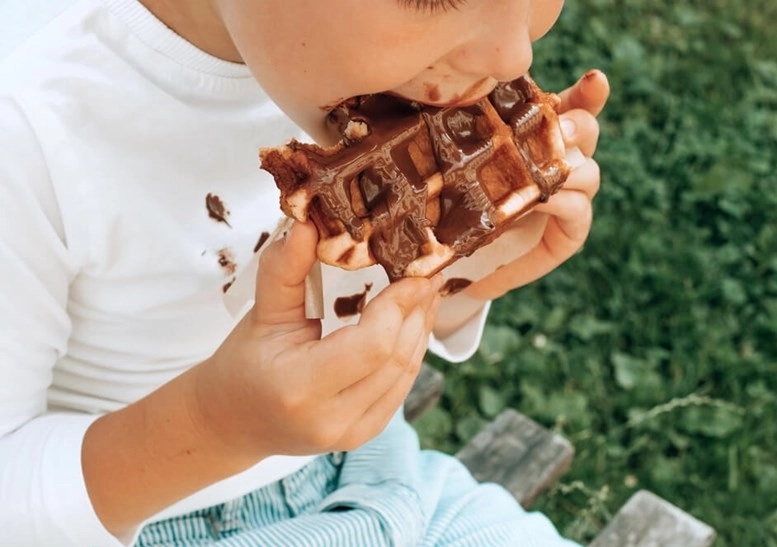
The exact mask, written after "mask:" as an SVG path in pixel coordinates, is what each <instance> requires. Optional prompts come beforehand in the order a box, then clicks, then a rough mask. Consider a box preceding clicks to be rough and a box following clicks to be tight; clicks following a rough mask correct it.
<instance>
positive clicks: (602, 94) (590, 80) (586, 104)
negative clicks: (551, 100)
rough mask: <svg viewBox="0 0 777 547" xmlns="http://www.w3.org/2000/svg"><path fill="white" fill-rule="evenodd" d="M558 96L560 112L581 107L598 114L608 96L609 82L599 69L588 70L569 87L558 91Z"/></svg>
mask: <svg viewBox="0 0 777 547" xmlns="http://www.w3.org/2000/svg"><path fill="white" fill-rule="evenodd" d="M559 96H560V97H561V106H560V108H559V111H560V112H562V113H563V112H567V111H569V110H573V109H575V108H581V109H583V110H586V111H588V112H590V113H591V114H593V115H594V116H598V115H599V113H600V112H601V111H602V109H603V108H604V105H605V104H606V103H607V98H608V97H609V96H610V83H609V81H608V80H607V76H606V75H605V74H604V72H602V71H601V70H597V69H593V70H589V71H588V72H586V73H585V74H584V75H583V77H582V78H580V79H579V80H578V81H577V82H575V83H574V84H573V85H572V86H571V87H569V88H567V89H565V90H564V91H562V92H561V93H559Z"/></svg>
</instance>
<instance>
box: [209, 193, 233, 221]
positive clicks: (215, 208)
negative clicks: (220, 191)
mask: <svg viewBox="0 0 777 547" xmlns="http://www.w3.org/2000/svg"><path fill="white" fill-rule="evenodd" d="M205 207H206V208H207V209H208V216H209V217H210V218H212V219H213V220H215V221H216V222H223V223H224V224H226V225H227V226H229V227H230V228H231V227H232V225H231V224H230V223H229V221H228V220H227V217H228V216H229V210H228V209H227V208H226V206H225V205H224V202H223V201H221V198H220V197H218V196H217V195H216V194H211V193H208V195H207V196H205Z"/></svg>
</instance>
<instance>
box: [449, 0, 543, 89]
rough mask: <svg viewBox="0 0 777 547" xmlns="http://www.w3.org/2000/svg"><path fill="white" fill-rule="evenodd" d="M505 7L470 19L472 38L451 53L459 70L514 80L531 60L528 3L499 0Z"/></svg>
mask: <svg viewBox="0 0 777 547" xmlns="http://www.w3.org/2000/svg"><path fill="white" fill-rule="evenodd" d="M498 4H500V5H503V6H506V7H503V8H502V9H500V10H493V11H491V12H490V13H489V14H488V15H486V16H485V17H483V18H482V19H479V20H477V21H473V25H477V27H476V28H474V29H473V31H474V32H473V33H472V34H471V38H470V39H469V40H468V41H467V42H465V43H463V44H462V45H461V46H460V47H459V48H458V49H457V50H456V51H455V52H453V54H452V55H453V59H452V63H453V64H454V65H455V66H456V68H457V69H458V70H461V71H462V72H467V73H471V74H474V75H478V76H490V77H492V78H495V79H497V80H500V81H508V80H513V79H515V78H517V77H519V76H522V75H523V74H525V73H526V72H527V71H528V70H529V66H530V65H531V62H532V46H531V42H532V40H531V35H532V32H531V30H532V29H531V28H530V17H529V8H528V4H529V2H524V1H519V2H498Z"/></svg>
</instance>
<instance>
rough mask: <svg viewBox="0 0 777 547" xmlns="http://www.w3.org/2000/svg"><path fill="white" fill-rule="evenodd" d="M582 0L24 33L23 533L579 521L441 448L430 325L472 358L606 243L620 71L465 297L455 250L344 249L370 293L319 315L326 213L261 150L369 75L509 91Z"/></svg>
mask: <svg viewBox="0 0 777 547" xmlns="http://www.w3.org/2000/svg"><path fill="white" fill-rule="evenodd" d="M561 5H562V0H489V1H485V0H371V1H369V2H364V1H363V0H332V1H322V0H294V1H293V2H289V1H288V0H229V1H226V0H188V1H186V2H172V1H169V0H81V1H79V2H78V3H76V4H75V5H74V6H72V7H71V8H69V9H68V10H67V11H66V12H65V13H64V14H63V15H61V16H60V17H58V18H57V19H56V20H55V21H53V22H52V23H51V24H49V25H48V26H47V27H46V28H44V29H42V30H41V31H39V32H37V33H36V34H35V35H34V36H32V37H31V38H30V39H29V40H27V41H26V42H25V43H24V44H23V45H21V46H20V47H19V48H17V49H16V50H15V51H14V52H13V53H11V54H10V55H9V56H8V57H7V58H6V59H4V60H3V61H2V62H1V63H0V128H1V131H0V202H1V203H2V204H3V213H2V215H0V256H1V257H2V261H0V264H2V266H1V267H2V269H1V270H0V280H1V281H2V284H0V291H1V292H0V322H1V323H2V330H1V331H0V377H1V378H2V379H3V382H2V384H0V507H1V508H2V511H0V530H2V534H3V539H2V543H3V544H4V545H5V544H7V545H13V546H27V545H30V546H33V545H34V546H43V545H45V546H59V545H63V546H69V545H73V546H79V547H83V546H113V545H132V544H136V545H142V546H149V545H203V544H211V543H213V544H217V545H222V546H229V545H306V546H307V545H403V546H404V545H489V546H493V545H553V546H555V545H559V546H561V545H572V544H571V543H570V542H567V541H566V540H563V539H562V538H560V537H559V536H558V534H557V533H556V532H555V530H554V529H553V527H552V526H551V525H550V524H549V522H548V521H547V520H546V519H545V518H544V517H543V516H542V515H540V514H536V513H525V512H524V511H523V510H522V509H521V508H520V507H519V506H518V504H517V503H516V502H515V501H514V500H513V499H512V497H511V496H510V495H509V494H508V493H507V492H506V491H504V490H502V489H501V488H499V487H497V486H495V485H488V484H484V485H478V484H477V483H476V482H475V481H474V480H473V479H472V478H471V476H469V475H468V474H467V472H466V471H465V470H464V468H463V467H462V466H461V465H460V464H459V463H458V462H457V461H456V460H455V459H454V458H452V457H449V456H446V455H443V454H439V453H436V452H430V451H420V450H419V447H418V441H417V438H416V437H415V435H414V433H413V431H412V429H411V428H410V427H409V426H408V425H407V424H406V423H405V422H404V420H403V419H402V416H401V406H402V402H403V400H404V398H405V395H406V394H407V392H408V390H409V389H410V387H411V385H412V382H413V380H414V379H415V376H416V373H417V372H418V370H419V366H420V363H421V360H422V359H423V356H424V354H425V352H426V350H427V348H430V349H432V350H433V351H435V352H436V353H438V354H440V355H442V356H444V357H447V358H449V359H452V360H462V359H465V358H467V357H468V356H469V355H471V353H472V352H473V351H474V349H475V347H476V345H477V342H478V339H479V335H480V331H481V329H482V325H483V321H484V318H485V315H486V313H487V309H488V301H489V300H491V299H493V298H496V297H498V296H500V295H501V294H503V293H505V292H507V291H509V290H511V289H513V288H515V287H519V286H521V285H524V284H526V283H528V282H530V281H532V280H534V279H536V278H538V277H540V276H542V275H544V274H546V273H547V272H549V271H551V270H552V269H553V268H555V267H556V266H558V265H559V264H560V263H562V262H563V261H564V260H566V259H567V258H569V257H570V256H571V255H572V254H573V253H575V252H576V251H577V250H578V249H579V248H580V246H581V245H582V243H583V241H584V240H585V238H586V236H587V234H588V230H589V228H590V223H591V199H592V198H593V196H594V194H595V193H596V191H597V189H598V185H599V174H598V168H597V165H596V163H595V162H594V161H593V160H592V159H591V156H592V154H593V152H594V148H595V146H596V141H597V137H598V125H597V122H596V119H595V115H596V114H598V112H599V110H601V108H602V107H603V106H604V103H605V101H606V98H607V94H608V87H607V82H606V79H605V78H604V76H603V75H602V74H601V73H598V72H591V73H589V74H588V75H587V76H586V77H584V78H583V79H581V80H580V81H579V82H578V83H577V84H575V85H574V86H573V87H571V88H570V89H569V90H567V91H566V92H564V93H563V103H562V109H563V110H564V112H565V113H564V115H563V116H562V118H563V122H564V127H565V138H566V143H567V145H568V147H570V148H579V149H580V150H581V151H582V153H583V155H584V156H585V160H584V161H582V162H580V164H579V165H578V166H577V167H576V168H575V169H574V171H573V173H572V174H571V176H570V178H569V180H568V182H567V183H566V186H565V189H564V190H562V191H561V192H560V193H559V194H557V195H556V196H554V197H553V199H551V200H550V201H549V202H548V203H546V204H543V205H540V206H539V207H538V208H537V212H536V213H534V214H532V215H530V216H528V217H526V218H525V219H524V220H523V221H522V222H521V223H520V224H519V225H518V226H517V227H516V228H515V229H513V230H511V231H510V232H508V233H506V234H505V235H504V236H502V238H501V239H500V241H499V242H498V245H497V244H495V245H494V246H492V247H489V248H486V249H483V250H481V251H479V252H478V253H479V254H478V256H477V259H476V260H474V261H470V263H469V265H467V266H466V267H467V268H469V270H470V273H471V274H472V275H476V276H477V278H479V281H476V282H475V283H473V284H472V285H471V286H470V287H469V288H468V289H467V291H465V292H464V293H460V294H458V295H456V296H453V297H449V298H446V299H444V300H442V301H441V299H440V296H439V295H438V289H439V288H440V286H441V277H440V276H437V277H435V278H434V279H430V280H427V279H405V280H402V281H399V282H397V283H395V284H392V285H390V286H388V287H386V282H385V279H383V277H382V276H381V273H380V272H379V271H375V269H368V270H366V271H364V272H358V273H356V274H346V273H345V272H341V271H339V270H334V269H327V270H326V271H325V272H324V277H325V286H326V289H327V295H328V298H330V299H331V298H333V297H336V296H342V295H343V294H348V292H345V291H352V292H351V294H353V293H355V292H358V291H359V290H364V287H365V283H367V284H368V285H367V286H369V283H372V289H371V291H370V296H371V299H370V301H369V303H368V304H367V305H366V307H365V308H364V309H363V312H362V313H361V315H360V316H359V317H358V318H356V319H354V320H352V321H350V322H340V321H339V320H338V319H337V318H336V317H335V318H331V317H330V318H327V320H326V321H325V322H324V324H323V325H322V323H321V322H320V321H317V320H310V319H306V318H305V315H304V305H303V304H304V302H303V300H304V288H303V285H304V279H305V277H306V275H307V273H308V271H309V270H310V268H311V266H312V265H313V263H314V260H315V256H314V255H315V250H314V249H315V243H316V238H317V234H316V231H315V229H314V228H313V227H312V226H311V225H308V224H300V223H298V224H295V225H294V226H293V228H292V229H291V230H290V231H289V232H288V233H287V234H286V236H285V237H284V238H282V239H281V240H279V241H276V242H274V243H269V242H266V239H267V237H266V235H267V234H269V233H270V232H272V231H273V229H274V227H275V226H276V224H277V222H278V220H279V216H280V215H279V209H278V203H277V193H276V190H275V187H274V184H273V183H272V180H271V179H270V178H269V176H268V175H267V174H266V173H263V172H261V171H259V169H258V167H257V159H256V155H257V150H258V149H259V148H260V147H261V146H270V145H277V144H279V143H282V142H284V141H286V140H287V139H288V138H290V137H292V136H300V131H299V129H297V128H296V127H295V125H294V124H292V123H291V122H289V121H287V120H288V119H289V118H290V119H291V120H293V121H294V122H295V123H296V124H297V125H298V126H299V127H300V128H302V129H303V130H304V131H305V132H306V133H307V134H308V135H311V136H312V137H314V138H318V139H323V138H324V137H323V131H322V122H323V118H324V115H325V112H326V110H327V108H328V107H331V106H333V105H335V104H336V103H338V102H339V101H341V100H342V99H344V98H347V97H351V96H354V95H359V94H366V93H373V92H381V91H391V92H393V93H395V94H398V95H401V96H404V97H407V98H410V99H415V100H419V101H423V102H431V103H435V104H457V103H461V102H463V101H464V100H474V99H477V98H480V97H482V96H484V95H485V94H487V93H488V92H489V91H490V90H491V88H492V87H493V86H494V85H495V83H496V82H497V81H498V80H510V79H513V78H516V77H518V76H520V75H521V74H523V73H525V72H526V71H527V70H528V69H529V65H530V63H531V42H532V41H533V40H536V39H538V38H539V37H540V36H542V35H543V34H544V33H545V32H546V31H548V30H549V28H550V27H551V26H552V24H553V23H554V22H555V20H556V19H557V17H558V15H559V12H560V10H561ZM559 54H560V55H563V52H559ZM257 82H258V84H257ZM260 86H261V87H260ZM432 89H434V91H435V92H434V93H430V90H432ZM432 98H433V100H432ZM275 105H277V107H280V110H278V109H277V107H276V106H275ZM281 110H282V112H283V113H284V114H285V115H284V114H282V113H281ZM287 116H288V118H287ZM493 249H497V250H498V252H497V251H494V250H493ZM495 254H498V255H499V259H498V262H494V260H495V259H494V255H495ZM257 263H258V265H257ZM501 264H505V265H504V267H501V268H499V269H498V270H497V271H494V268H495V267H496V266H498V265H501ZM473 265H474V266H473ZM257 272H258V274H257ZM254 289H255V291H254ZM254 294H255V299H254ZM326 309H331V306H330V304H327V307H326ZM330 315H331V314H330ZM443 318H444V319H443Z"/></svg>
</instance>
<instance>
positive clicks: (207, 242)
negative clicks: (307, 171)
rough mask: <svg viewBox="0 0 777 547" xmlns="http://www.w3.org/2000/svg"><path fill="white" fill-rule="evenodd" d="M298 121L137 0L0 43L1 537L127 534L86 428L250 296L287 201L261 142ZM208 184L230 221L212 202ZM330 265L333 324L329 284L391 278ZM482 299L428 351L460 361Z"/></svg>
mask: <svg viewBox="0 0 777 547" xmlns="http://www.w3.org/2000/svg"><path fill="white" fill-rule="evenodd" d="M292 136H297V137H300V136H302V135H301V133H300V130H299V129H298V128H297V127H295V126H294V125H293V124H292V123H291V122H290V121H289V120H288V119H287V118H286V117H285V116H284V115H283V114H282V113H281V112H280V111H279V110H278V109H277V107H276V106H275V105H274V104H273V103H272V102H271V101H270V100H269V99H268V98H267V97H266V96H265V95H264V93H263V92H262V90H261V89H260V87H259V86H258V85H257V83H256V82H255V81H254V80H253V79H252V77H251V75H250V73H249V71H248V69H247V68H246V67H245V66H244V65H240V64H234V63H229V62H225V61H223V60H219V59H216V58H214V57H211V56H209V55H207V54H205V53H204V52H202V51H200V50H198V49H196V48H195V47H194V46H192V45H191V44H189V43H188V42H186V41H184V40H183V39H181V38H180V37H179V36H177V35H176V34H174V33H173V32H172V31H170V30H169V29H168V28H167V27H166V26H165V25H163V24H162V23H161V22H160V21H158V20H157V19H155V18H154V17H153V16H152V14H151V13H149V12H148V11H147V10H146V9H145V8H144V7H143V6H142V5H141V4H139V3H138V2H137V1H136V0H83V1H80V2H78V3H77V4H76V5H74V6H73V7H71V8H70V9H68V10H67V11H66V12H65V13H63V14H62V15H61V16H60V17H58V18H57V19H55V20H54V21H53V22H52V23H51V24H49V25H48V26H46V27H45V28H43V29H41V30H40V31H39V32H37V33H36V34H34V35H33V36H32V37H31V38H29V39H28V40H27V41H25V43H24V44H22V45H21V46H20V47H18V48H17V49H16V50H15V51H13V52H12V53H10V54H9V55H8V56H7V57H6V58H4V59H2V60H0V530H2V537H3V541H9V542H10V543H8V545H13V546H14V547H22V546H25V545H33V546H36V547H40V546H44V545H45V546H47V547H51V546H59V545H63V546H65V545H73V546H78V547H84V546H103V545H105V546H108V545H120V544H121V543H120V542H119V541H118V540H117V539H116V538H114V537H113V536H111V535H110V534H109V533H108V532H107V530H105V528H104V527H103V526H102V524H101V523H100V521H99V519H98V518H97V516H96V514H95V512H94V510H93V508H92V506H91V503H90V500H89V497H88V495H87V491H86V488H85V485H84V479H83V476H82V471H81V463H80V451H81V443H82V440H83V436H84V433H85V431H86V429H87V427H88V426H89V425H90V424H91V423H92V421H93V420H94V419H95V418H96V417H97V416H99V415H101V414H102V413H105V412H110V411H113V410H116V409H119V408H122V407H123V406H125V405H126V404H128V403H130V402H132V401H135V400H137V399H138V398H140V397H142V396H143V395H145V394H147V393H149V392H150V391H152V390H154V389H155V388H157V387H158V386H160V385H161V384H162V383H164V382H166V381H167V380H169V379H171V378H173V377H175V376H176V375H178V374H180V373H181V372H183V371H184V370H186V369H187V368H188V367H191V366H192V365H195V364H196V363H198V362H201V361H202V360H203V359H205V358H207V357H208V356H209V355H211V354H212V352H213V351H214V350H215V348H216V347H217V346H218V345H219V343H220V342H221V341H222V340H223V338H224V337H225V336H226V335H227V333H228V332H229V331H230V330H231V328H232V327H233V326H234V324H235V323H236V321H237V319H238V318H239V317H240V316H241V315H242V314H243V313H244V312H245V310H246V309H247V308H248V307H249V306H250V304H251V300H252V298H253V295H252V294H251V288H252V287H253V282H252V278H253V277H254V275H255V269H256V255H257V253H255V245H256V243H257V241H258V240H259V239H260V238H261V236H262V234H263V233H266V232H272V231H273V229H274V227H275V226H276V224H277V222H278V220H279V216H280V213H279V208H278V196H277V190H276V187H275V184H274V183H273V181H272V179H271V177H270V176H269V175H268V174H267V173H265V172H263V171H261V170H259V168H258V159H257V151H258V149H259V148H260V147H262V146H270V145H277V144H279V143H282V142H285V141H286V140H288V139H289V138H290V137H292ZM209 194H210V195H211V196H217V197H218V198H219V199H220V200H221V201H222V202H223V204H224V206H225V208H226V209H227V210H228V216H227V217H226V218H225V220H226V221H227V222H222V221H219V220H218V219H217V218H213V217H214V216H218V215H211V214H209V211H208V208H207V207H206V196H208V195H209ZM324 280H325V310H326V312H327V318H326V320H325V325H324V330H325V332H328V331H331V330H332V329H334V328H337V327H338V326H339V325H340V324H341V323H340V322H339V320H338V319H337V318H336V316H335V315H334V314H333V313H331V310H332V305H333V300H334V299H335V298H337V297H338V296H345V295H350V294H355V293H358V292H360V291H362V290H363V289H364V286H365V285H364V284H365V282H371V283H373V284H374V286H373V289H372V291H371V293H370V294H372V295H374V294H376V293H377V292H378V291H379V290H380V288H381V287H382V286H385V276H384V274H383V272H382V270H380V268H377V267H374V268H370V269H367V270H364V271H360V272H358V273H351V274H345V273H343V272H341V271H339V270H334V269H329V268H326V269H325V272H324ZM227 285H230V288H229V290H226V292H225V286H227ZM485 314H486V311H485V308H484V311H483V313H481V314H480V315H479V316H477V317H476V318H474V319H473V320H472V321H471V322H470V323H469V324H468V325H466V326H465V327H464V328H463V329H461V330H460V331H459V332H457V333H456V334H455V335H453V336H451V337H450V338H449V339H447V340H445V341H444V343H443V342H440V341H438V340H434V339H433V340H431V345H430V348H431V349H432V350H433V351H435V352H436V353H438V354H440V355H442V356H443V357H446V358H448V359H451V360H461V359H463V358H466V357H467V356H469V355H470V354H471V353H472V351H474V349H475V347H476V344H477V342H478V340H479V336H480V332H481V330H482V326H483V322H484V318H485ZM307 461H309V458H306V457H285V456H276V457H272V458H269V459H267V460H265V461H262V462H261V463H259V464H258V465H256V466H255V467H253V468H251V469H249V470H247V471H246V472H244V473H241V474H240V475H237V476H235V477H232V478H230V479H227V480H225V481H222V482H219V483H216V484H214V485H212V486H211V487H209V488H206V489H204V490H202V491H200V492H198V493H196V494H195V495H193V496H191V497H189V498H187V499H185V500H182V501H181V502H179V503H177V504H175V505H174V506H172V507H170V508H168V509H167V510H166V511H164V512H163V513H161V514H159V515H157V516H155V517H154V518H155V519H158V518H162V517H166V516H172V515H176V514H181V513H184V512H187V511H191V510H195V509H198V508H202V507H206V506H210V505H213V504H216V503H221V502H224V501H227V500H229V499H232V498H235V497H237V496H240V495H242V494H245V493H247V492H249V491H251V490H254V489H256V488H258V487H261V486H263V485H265V484H268V483H270V482H272V481H275V480H278V479H280V478H282V477H283V476H285V475H287V474H289V473H291V472H293V471H295V470H296V469H298V468H299V467H301V466H302V465H304V464H305V463H306V462H307ZM117 495H121V493H118V492H117Z"/></svg>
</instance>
